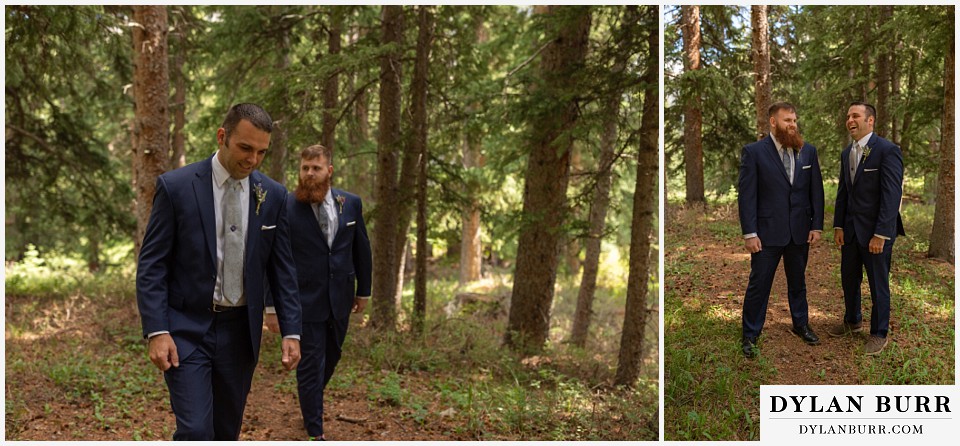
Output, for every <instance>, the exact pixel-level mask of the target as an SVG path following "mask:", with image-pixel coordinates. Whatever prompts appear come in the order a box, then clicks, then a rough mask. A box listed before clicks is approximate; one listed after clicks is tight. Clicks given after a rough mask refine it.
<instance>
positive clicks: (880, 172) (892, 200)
mask: <svg viewBox="0 0 960 446" xmlns="http://www.w3.org/2000/svg"><path fill="white" fill-rule="evenodd" d="M852 147H853V144H852V143H851V144H850V145H849V146H847V148H846V149H844V150H843V152H842V153H841V154H840V186H839V187H838V188H837V201H836V205H835V208H836V210H835V212H834V214H833V227H835V228H843V241H844V243H849V242H850V240H851V237H853V236H854V235H856V237H857V242H858V243H859V244H860V245H861V246H867V245H868V244H869V243H870V239H871V238H873V235H874V234H879V235H882V236H886V237H890V239H889V240H887V241H886V243H893V241H894V240H895V239H896V238H897V235H905V234H904V231H903V220H902V219H901V218H900V198H901V197H902V196H903V155H902V154H901V152H900V147H897V145H896V144H894V143H892V142H890V141H887V140H886V139H884V138H881V137H879V136H877V134H876V133H874V134H873V136H871V137H870V140H869V141H867V147H869V148H870V152H869V155H868V154H867V151H866V150H864V155H861V156H860V163H859V165H858V166H857V174H856V182H854V183H851V182H850V175H849V174H848V173H847V172H848V171H849V170H850V168H849V165H850V163H849V157H850V150H851V148H852Z"/></svg>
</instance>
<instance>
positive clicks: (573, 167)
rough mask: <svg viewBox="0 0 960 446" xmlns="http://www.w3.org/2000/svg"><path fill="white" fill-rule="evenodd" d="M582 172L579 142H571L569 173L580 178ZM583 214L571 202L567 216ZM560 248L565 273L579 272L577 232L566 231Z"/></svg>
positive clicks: (575, 218)
mask: <svg viewBox="0 0 960 446" xmlns="http://www.w3.org/2000/svg"><path fill="white" fill-rule="evenodd" d="M582 174H583V156H582V155H581V153H580V144H578V143H577V142H574V143H573V146H572V147H571V148H570V175H571V177H573V178H574V179H578V178H580V176H581V175H582ZM582 214H583V207H582V206H580V205H579V204H577V203H573V206H571V207H570V213H569V214H568V215H569V218H571V219H574V220H579V219H580V216H581V215H582ZM561 243H563V244H564V247H563V249H562V252H563V261H564V262H565V263H566V264H567V274H569V275H571V276H574V275H577V274H580V238H579V237H578V234H574V233H568V234H567V235H566V237H564V241H563V242H561Z"/></svg>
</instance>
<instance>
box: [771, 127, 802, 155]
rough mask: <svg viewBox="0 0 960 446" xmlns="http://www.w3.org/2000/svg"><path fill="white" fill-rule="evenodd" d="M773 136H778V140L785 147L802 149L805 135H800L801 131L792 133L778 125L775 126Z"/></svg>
mask: <svg viewBox="0 0 960 446" xmlns="http://www.w3.org/2000/svg"><path fill="white" fill-rule="evenodd" d="M773 136H774V137H775V138H777V141H778V142H779V143H780V145H781V146H783V147H791V148H793V150H800V148H801V147H803V137H802V136H800V131H799V130H798V131H795V132H793V133H790V132H788V131H787V129H785V128H782V127H780V126H779V125H778V126H774V128H773Z"/></svg>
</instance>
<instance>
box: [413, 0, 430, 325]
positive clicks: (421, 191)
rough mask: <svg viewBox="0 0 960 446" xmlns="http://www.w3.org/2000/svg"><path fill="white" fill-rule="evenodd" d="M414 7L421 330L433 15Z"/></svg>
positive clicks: (416, 320) (417, 318)
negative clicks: (416, 23) (428, 84)
mask: <svg viewBox="0 0 960 446" xmlns="http://www.w3.org/2000/svg"><path fill="white" fill-rule="evenodd" d="M417 9H418V22H419V25H418V26H419V28H420V30H419V33H418V36H417V59H416V62H415V64H414V66H413V143H414V146H413V149H414V150H416V151H417V152H416V154H417V260H416V262H417V272H416V276H415V279H414V281H415V283H414V293H413V331H414V333H416V334H423V323H424V320H425V319H426V312H427V156H428V149H427V77H428V76H429V74H430V72H429V69H430V66H429V63H430V45H431V42H432V40H433V16H432V15H431V13H430V7H429V6H420V7H418V8H417Z"/></svg>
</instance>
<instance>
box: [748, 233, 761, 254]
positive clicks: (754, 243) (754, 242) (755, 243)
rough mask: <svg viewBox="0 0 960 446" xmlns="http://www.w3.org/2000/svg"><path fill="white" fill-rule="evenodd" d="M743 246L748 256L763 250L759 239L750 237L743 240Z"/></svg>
mask: <svg viewBox="0 0 960 446" xmlns="http://www.w3.org/2000/svg"><path fill="white" fill-rule="evenodd" d="M743 244H744V246H746V248H747V252H749V253H750V254H756V253H758V252H760V251H761V250H762V249H763V246H762V245H761V244H760V237H750V238H748V239H746V240H744V242H743Z"/></svg>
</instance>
